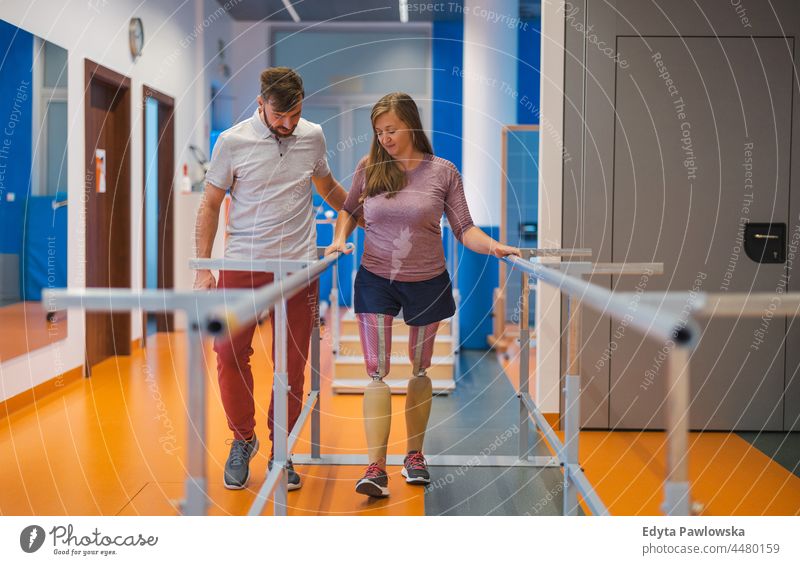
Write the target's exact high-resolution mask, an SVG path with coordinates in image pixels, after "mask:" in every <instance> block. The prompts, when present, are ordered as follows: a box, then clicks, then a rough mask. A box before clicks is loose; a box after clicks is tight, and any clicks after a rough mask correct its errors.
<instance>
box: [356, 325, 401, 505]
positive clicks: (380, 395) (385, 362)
mask: <svg viewBox="0 0 800 565" xmlns="http://www.w3.org/2000/svg"><path fill="white" fill-rule="evenodd" d="M356 317H357V318H358V329H359V335H360V336H361V348H362V350H363V351H364V362H365V363H366V366H367V373H368V374H369V376H370V377H371V379H372V380H371V382H370V383H369V384H368V385H367V387H366V389H365V390H364V431H365V432H366V436H367V454H368V458H369V463H370V464H369V467H367V472H366V474H365V475H364V478H362V479H361V480H360V481H358V483H357V484H356V492H359V493H361V494H366V495H369V496H377V497H385V496H389V488H388V485H389V480H388V477H387V475H386V444H387V443H388V441H389V429H390V427H391V423H392V393H391V390H390V389H389V385H387V384H386V383H385V382H383V377H385V376H386V375H387V374H388V373H389V368H390V363H389V358H390V356H391V353H392V321H393V320H394V318H393V317H392V316H387V315H385V314H356Z"/></svg>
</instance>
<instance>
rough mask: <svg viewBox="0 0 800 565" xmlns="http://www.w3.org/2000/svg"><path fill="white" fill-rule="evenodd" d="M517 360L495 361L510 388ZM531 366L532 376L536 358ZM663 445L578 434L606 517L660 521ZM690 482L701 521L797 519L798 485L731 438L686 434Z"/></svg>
mask: <svg viewBox="0 0 800 565" xmlns="http://www.w3.org/2000/svg"><path fill="white" fill-rule="evenodd" d="M518 355H519V351H518V348H511V349H510V350H509V351H508V356H507V357H508V358H507V359H506V358H505V357H498V358H499V359H500V362H501V365H502V366H503V368H504V369H505V371H506V374H507V375H508V376H509V378H510V380H511V381H512V382H513V384H514V387H515V388H516V387H517V386H518V382H519V363H518V362H519V356H518ZM530 365H531V368H532V370H533V367H535V365H536V351H535V350H533V351H531V360H530ZM533 388H534V383H533V381H532V382H531V390H533ZM557 433H558V435H559V437H560V438H561V439H562V441H563V439H564V436H563V434H562V433H561V432H557ZM665 441H666V434H665V433H663V432H638V431H615V432H609V431H582V432H581V433H580V438H579V442H580V447H579V460H580V462H581V466H582V467H583V468H584V471H585V473H586V476H587V477H588V479H589V480H590V481H591V483H592V485H593V486H594V488H595V490H596V491H597V494H598V495H599V496H600V498H601V500H602V501H603V502H604V503H605V505H606V506H607V507H608V509H609V511H610V512H611V514H612V515H623V516H625V515H657V514H661V510H660V508H659V506H660V504H661V502H662V499H663V493H662V489H663V481H664V469H665V466H666V443H665ZM689 478H690V483H691V489H692V500H694V501H696V502H698V503H700V504H701V505H702V506H703V510H702V514H703V515H708V516H734V515H777V516H786V515H790V516H794V515H800V477H797V476H796V475H794V474H792V473H790V472H789V471H788V470H787V469H785V468H784V467H783V466H781V465H779V464H778V463H776V462H774V461H773V460H772V459H771V458H770V457H768V456H767V455H765V454H764V453H762V452H761V451H760V450H758V449H757V448H755V447H753V446H752V445H751V444H750V443H749V442H747V441H745V440H744V439H742V438H741V437H740V436H738V435H737V434H735V433H728V432H703V433H691V434H690V440H689Z"/></svg>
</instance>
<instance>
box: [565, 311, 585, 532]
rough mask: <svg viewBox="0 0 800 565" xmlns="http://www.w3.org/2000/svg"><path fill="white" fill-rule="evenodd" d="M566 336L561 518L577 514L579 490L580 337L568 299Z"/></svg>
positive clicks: (577, 318) (578, 322)
mask: <svg viewBox="0 0 800 565" xmlns="http://www.w3.org/2000/svg"><path fill="white" fill-rule="evenodd" d="M567 304H568V310H569V318H568V320H569V321H568V324H569V334H568V335H569V337H568V342H567V374H566V377H565V379H564V416H563V422H564V452H563V454H562V455H563V457H562V464H563V465H564V515H565V516H577V515H578V489H577V487H576V486H575V483H574V481H573V479H572V472H573V469H577V468H578V434H579V429H580V386H581V361H580V353H579V351H580V336H581V314H582V308H581V303H580V300H579V299H577V298H575V297H573V296H570V297H569V299H568V301H567Z"/></svg>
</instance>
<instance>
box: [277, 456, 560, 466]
mask: <svg viewBox="0 0 800 565" xmlns="http://www.w3.org/2000/svg"><path fill="white" fill-rule="evenodd" d="M403 457H404V456H403V455H389V456H387V457H386V464H387V465H397V466H402V465H403ZM425 460H426V461H427V462H428V466H429V467H462V466H463V467H559V466H560V465H559V464H558V461H557V460H556V459H555V457H550V456H547V455H532V456H528V458H527V459H524V460H523V459H519V458H518V457H517V456H516V455H490V456H485V457H481V456H480V455H425ZM292 463H294V464H295V465H354V466H366V465H368V464H369V461H368V460H367V456H366V455H359V454H352V453H343V454H339V455H323V456H322V457H321V458H319V459H314V458H312V457H311V456H310V455H309V454H307V453H298V454H295V455H292Z"/></svg>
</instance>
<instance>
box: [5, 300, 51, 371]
mask: <svg viewBox="0 0 800 565" xmlns="http://www.w3.org/2000/svg"><path fill="white" fill-rule="evenodd" d="M0 328H17V329H18V330H19V331H14V332H4V333H3V339H0V362H2V361H5V360H7V359H13V358H14V357H19V356H20V355H24V354H26V353H28V352H29V351H33V350H35V349H39V348H40V347H44V346H46V345H50V344H51V343H55V342H57V341H61V340H62V339H65V338H66V337H67V313H66V312H64V311H62V312H58V313H57V314H56V319H55V321H54V322H53V323H49V322H48V321H47V311H46V310H45V309H44V308H43V307H42V303H41V302H32V301H28V302H16V303H14V304H8V305H6V306H0Z"/></svg>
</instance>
